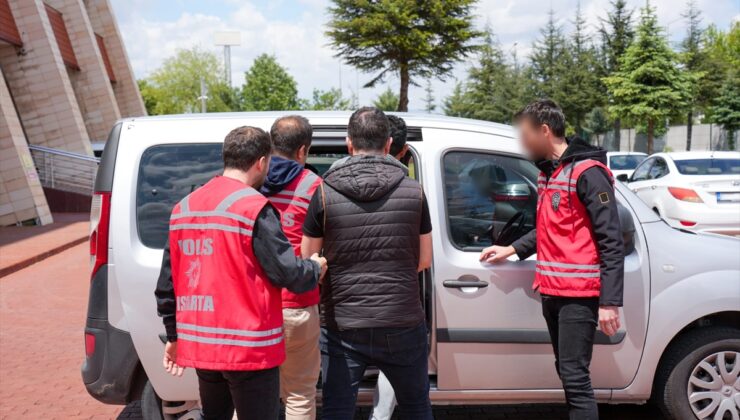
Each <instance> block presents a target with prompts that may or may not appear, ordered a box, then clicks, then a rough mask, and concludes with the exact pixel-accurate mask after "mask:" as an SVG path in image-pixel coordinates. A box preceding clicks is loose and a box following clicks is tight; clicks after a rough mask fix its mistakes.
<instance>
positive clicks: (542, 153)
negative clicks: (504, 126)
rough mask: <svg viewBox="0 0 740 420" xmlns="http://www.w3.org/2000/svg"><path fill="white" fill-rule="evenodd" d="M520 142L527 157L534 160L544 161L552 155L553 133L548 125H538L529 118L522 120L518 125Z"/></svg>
mask: <svg viewBox="0 0 740 420" xmlns="http://www.w3.org/2000/svg"><path fill="white" fill-rule="evenodd" d="M516 127H517V129H518V131H519V140H520V141H521V143H522V147H524V150H525V151H526V152H527V155H528V156H529V158H530V159H532V160H540V159H544V158H545V157H546V156H547V155H548V154H549V153H550V148H551V147H550V144H551V143H550V138H549V137H550V136H552V132H551V131H550V127H548V126H547V125H546V124H542V125H536V124H535V123H534V122H533V121H532V120H531V119H529V118H526V117H525V118H522V119H521V120H519V122H518V123H517V126H516Z"/></svg>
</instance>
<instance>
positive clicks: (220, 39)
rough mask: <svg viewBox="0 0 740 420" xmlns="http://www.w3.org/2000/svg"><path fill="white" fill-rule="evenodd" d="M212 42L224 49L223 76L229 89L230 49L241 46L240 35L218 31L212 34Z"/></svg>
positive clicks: (236, 32)
mask: <svg viewBox="0 0 740 420" xmlns="http://www.w3.org/2000/svg"><path fill="white" fill-rule="evenodd" d="M214 41H215V43H216V45H218V46H223V47H224V76H225V77H226V83H228V84H229V87H231V47H232V45H233V46H238V45H241V43H242V34H241V32H239V31H220V32H216V33H215V34H214Z"/></svg>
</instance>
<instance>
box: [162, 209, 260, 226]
mask: <svg viewBox="0 0 740 420" xmlns="http://www.w3.org/2000/svg"><path fill="white" fill-rule="evenodd" d="M185 217H225V218H227V219H233V220H236V221H237V222H242V223H244V224H245V225H249V226H254V220H252V219H248V218H246V217H244V216H241V215H238V214H234V213H229V212H227V211H220V210H219V211H216V210H214V211H180V213H177V214H173V215H172V217H170V220H177V219H183V218H185Z"/></svg>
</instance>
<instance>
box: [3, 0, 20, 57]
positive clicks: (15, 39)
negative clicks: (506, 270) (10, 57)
mask: <svg viewBox="0 0 740 420" xmlns="http://www.w3.org/2000/svg"><path fill="white" fill-rule="evenodd" d="M0 40H2V41H5V42H9V43H11V44H13V45H15V46H16V47H21V46H23V41H22V40H21V34H20V33H19V32H18V26H17V25H16V24H15V18H13V12H12V11H11V10H10V3H9V2H8V0H0Z"/></svg>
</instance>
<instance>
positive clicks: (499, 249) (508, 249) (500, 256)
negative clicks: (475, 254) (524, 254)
mask: <svg viewBox="0 0 740 420" xmlns="http://www.w3.org/2000/svg"><path fill="white" fill-rule="evenodd" d="M514 254H516V250H515V249H514V247H513V246H498V245H493V246H489V247H488V248H486V249H484V250H483V252H481V253H480V260H481V261H485V262H487V263H491V264H495V263H500V262H502V261H504V260H506V259H507V258H509V257H510V256H512V255H514Z"/></svg>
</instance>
